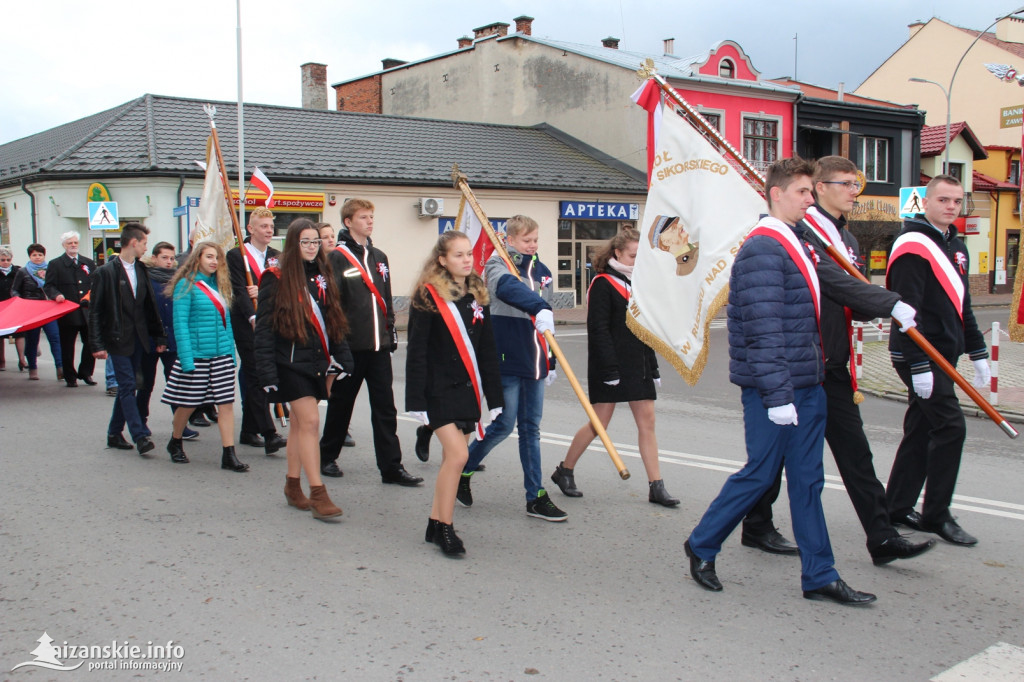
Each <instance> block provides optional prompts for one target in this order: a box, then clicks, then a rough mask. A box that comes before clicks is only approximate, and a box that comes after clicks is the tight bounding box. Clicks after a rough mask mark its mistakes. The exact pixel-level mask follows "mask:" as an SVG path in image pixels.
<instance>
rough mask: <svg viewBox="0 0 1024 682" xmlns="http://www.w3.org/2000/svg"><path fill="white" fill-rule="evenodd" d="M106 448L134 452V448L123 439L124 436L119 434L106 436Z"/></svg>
mask: <svg viewBox="0 0 1024 682" xmlns="http://www.w3.org/2000/svg"><path fill="white" fill-rule="evenodd" d="M107 447H108V448H117V449H118V450H134V449H135V446H134V445H132V444H131V443H129V442H128V441H126V440H125V439H124V436H123V435H121V434H120V433H118V434H115V435H113V436H112V435H110V434H109V433H108V434H107Z"/></svg>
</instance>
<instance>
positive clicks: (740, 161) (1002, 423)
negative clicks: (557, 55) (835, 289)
mask: <svg viewBox="0 0 1024 682" xmlns="http://www.w3.org/2000/svg"><path fill="white" fill-rule="evenodd" d="M637 76H639V77H640V78H643V79H647V78H653V79H654V81H655V82H656V83H657V84H658V85H659V86H660V87H661V89H662V91H664V92H665V94H667V95H668V96H669V97H671V98H672V101H674V102H675V103H676V104H678V105H679V106H680V108H682V109H683V111H684V112H685V113H686V115H687V120H688V121H690V124H691V125H693V126H694V127H696V128H697V130H699V131H700V132H701V133H703V134H704V136H705V137H708V138H710V139H711V140H713V142H714V143H716V144H717V145H718V147H719V149H720V150H721V151H723V152H725V153H726V154H728V155H729V156H730V157H731V160H732V161H733V162H735V163H736V164H737V165H738V166H739V167H740V168H741V169H742V170H743V176H744V177H745V178H746V180H747V182H749V183H750V184H751V185H752V186H753V187H754V188H755V189H756V190H757V191H758V192H759V193H760V194H761V195H764V178H763V177H762V176H761V174H760V173H759V172H758V171H757V169H755V168H754V167H753V165H751V163H750V161H748V160H747V159H746V158H745V157H744V156H743V155H742V154H740V153H739V151H737V150H736V148H735V147H733V146H732V145H731V144H730V143H729V142H728V141H727V140H726V139H725V138H724V137H722V134H721V133H719V132H718V131H717V130H715V129H714V128H712V127H711V126H710V125H708V122H707V121H705V120H704V117H703V116H701V115H700V112H698V111H697V110H696V109H694V108H693V107H692V106H690V104H689V102H687V101H686V100H685V99H683V97H682V96H681V95H680V94H679V93H678V92H677V91H676V89H675V88H673V87H672V86H671V85H669V84H668V82H667V81H666V80H665V79H664V78H662V77H661V76H660V75H659V74H657V73H655V71H654V62H653V61H652V60H650V59H648V60H647V62H646V63H645V64H644V65H643V67H642V68H640V69H639V70H638V71H637ZM826 249H827V250H828V252H829V255H830V256H832V259H833V260H835V261H836V262H837V263H839V265H840V266H842V267H843V269H845V270H846V271H847V272H848V273H850V274H851V275H853V276H854V277H856V278H858V279H860V280H861V281H862V282H868V283H869V284H870V282H869V281H868V279H867V277H865V276H864V275H863V274H861V272H860V271H859V270H857V268H855V267H853V264H852V263H850V262H849V259H847V258H845V257H843V256H842V255H840V254H839V252H838V251H837V250H836V248H835V247H834V246H827V247H826ZM906 334H907V336H908V337H910V339H911V340H912V341H913V342H914V343H916V344H917V345H918V346H920V348H921V350H923V351H924V352H925V353H926V354H927V355H928V357H929V358H931V359H932V361H933V362H934V363H935V364H936V365H938V366H939V369H941V370H942V371H943V372H945V373H946V374H947V375H949V378H950V379H952V380H953V381H954V382H955V383H956V385H957V386H959V387H960V388H962V389H963V390H964V392H965V393H967V395H968V396H969V397H970V398H971V400H973V401H974V402H975V404H976V405H977V406H978V407H980V408H981V410H982V411H983V412H984V413H985V414H986V415H988V417H989V419H991V420H992V421H993V422H995V423H996V425H997V426H999V428H1000V429H1002V430H1003V432H1004V433H1006V435H1008V436H1009V437H1010V438H1016V437H1017V431H1016V429H1014V428H1013V427H1012V426H1010V424H1009V423H1008V422H1007V421H1006V420H1005V419H1004V418H1003V417H1002V415H1000V414H999V412H997V411H996V409H995V408H994V407H992V405H990V404H989V402H988V401H987V400H985V398H984V397H983V396H982V395H981V394H980V393H978V391H977V390H976V389H975V388H974V386H972V385H971V383H970V382H969V381H967V380H966V379H965V378H964V377H963V376H962V375H961V374H960V373H959V372H957V371H956V368H955V367H953V365H951V364H950V363H949V362H948V361H947V360H946V359H945V358H944V357H942V355H941V354H940V353H939V351H937V350H936V349H935V347H934V346H933V345H932V344H931V343H930V342H929V341H928V339H926V338H925V337H924V336H923V335H922V334H921V333H920V332H919V331H917V329H915V328H911V329H908V330H907V331H906Z"/></svg>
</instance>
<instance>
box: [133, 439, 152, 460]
mask: <svg viewBox="0 0 1024 682" xmlns="http://www.w3.org/2000/svg"><path fill="white" fill-rule="evenodd" d="M155 447H156V445H155V444H154V443H153V439H152V438H150V437H149V436H143V437H142V438H140V439H138V440H137V441H135V448H136V449H137V450H138V451H139V454H140V455H144V454H146V453H147V452H149V451H150V450H152V449H153V448H155Z"/></svg>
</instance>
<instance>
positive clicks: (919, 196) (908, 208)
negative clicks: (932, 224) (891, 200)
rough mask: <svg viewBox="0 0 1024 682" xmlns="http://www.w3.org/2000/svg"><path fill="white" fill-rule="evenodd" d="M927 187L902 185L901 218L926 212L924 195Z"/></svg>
mask: <svg viewBox="0 0 1024 682" xmlns="http://www.w3.org/2000/svg"><path fill="white" fill-rule="evenodd" d="M927 189H928V188H927V187H900V218H913V217H914V216H915V215H917V214H918V213H924V195H925V192H926V191H927Z"/></svg>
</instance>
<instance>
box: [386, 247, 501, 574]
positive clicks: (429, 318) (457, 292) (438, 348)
mask: <svg viewBox="0 0 1024 682" xmlns="http://www.w3.org/2000/svg"><path fill="white" fill-rule="evenodd" d="M489 302H490V296H489V295H488V293H487V286H486V285H485V284H484V281H483V280H482V279H481V278H480V276H479V275H477V274H476V273H475V272H473V244H472V242H470V240H469V238H468V237H467V236H466V235H465V234H463V233H462V232H457V231H455V230H452V231H449V232H445V233H444V234H442V235H441V236H440V237H439V238H438V240H437V244H436V245H435V246H434V248H433V250H432V252H431V255H430V259H429V260H428V261H427V263H426V264H425V265H424V266H423V272H422V273H421V274H420V277H419V281H418V282H417V283H416V288H415V289H414V291H413V294H412V303H411V306H410V309H409V347H408V353H407V355H406V365H405V409H406V410H407V411H409V413H410V414H412V415H413V416H415V417H416V418H417V419H419V420H420V421H421V422H422V423H423V424H424V426H429V427H430V428H431V429H432V430H433V432H434V433H435V434H437V438H438V440H439V441H440V442H441V447H442V451H441V467H440V469H439V470H438V472H437V483H436V484H435V485H434V503H433V506H432V507H431V510H430V519H429V520H428V521H427V533H426V541H427V542H435V543H436V544H437V545H438V546H439V547H440V548H441V551H442V552H444V553H445V554H447V555H449V556H455V555H458V554H463V553H465V551H466V549H465V546H464V545H463V543H462V540H461V539H459V537H458V536H457V535H456V534H455V528H454V527H453V526H452V514H453V511H454V509H455V492H456V490H457V488H458V487H459V478H460V475H461V474H462V468H463V466H465V464H466V460H467V459H468V458H469V449H468V447H467V445H468V437H469V436H470V434H472V433H473V432H474V430H476V429H478V428H480V426H479V424H480V415H481V412H482V410H483V398H484V397H486V399H487V407H488V408H490V415H491V419H492V420H493V419H494V418H495V417H497V416H498V415H499V414H501V411H502V405H503V403H502V389H501V375H500V373H499V372H498V356H497V350H496V348H495V345H494V332H493V330H492V329H491V319H490V311H489V309H488V305H487V304H488V303H489ZM481 432H482V429H481Z"/></svg>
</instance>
